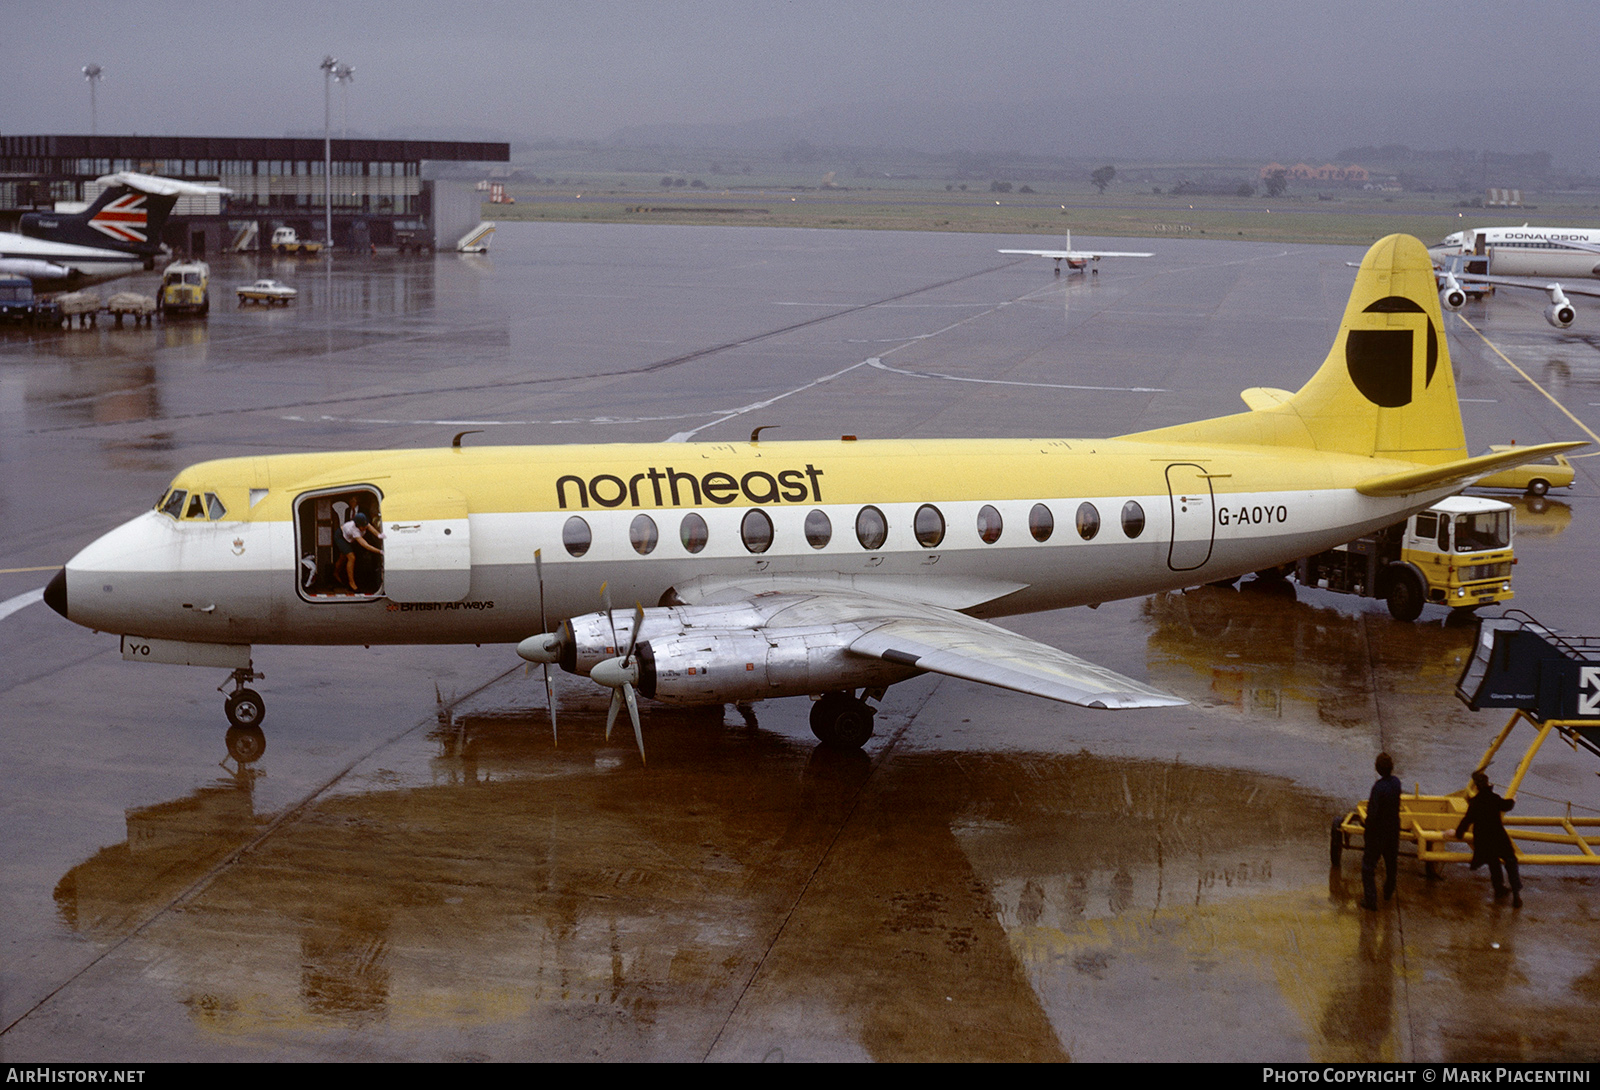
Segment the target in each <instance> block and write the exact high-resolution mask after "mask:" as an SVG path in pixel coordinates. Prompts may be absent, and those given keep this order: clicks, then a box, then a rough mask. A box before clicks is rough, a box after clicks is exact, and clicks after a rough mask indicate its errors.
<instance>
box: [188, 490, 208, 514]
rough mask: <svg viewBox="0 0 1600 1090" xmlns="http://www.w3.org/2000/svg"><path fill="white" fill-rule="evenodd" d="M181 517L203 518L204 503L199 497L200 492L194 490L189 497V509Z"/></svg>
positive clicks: (204, 511) (204, 512)
mask: <svg viewBox="0 0 1600 1090" xmlns="http://www.w3.org/2000/svg"><path fill="white" fill-rule="evenodd" d="M183 517H184V518H186V519H203V518H205V517H206V508H205V503H204V502H203V501H202V500H201V499H200V493H198V492H196V493H195V494H194V495H192V496H190V497H189V509H188V510H187V511H185V512H184V513H183Z"/></svg>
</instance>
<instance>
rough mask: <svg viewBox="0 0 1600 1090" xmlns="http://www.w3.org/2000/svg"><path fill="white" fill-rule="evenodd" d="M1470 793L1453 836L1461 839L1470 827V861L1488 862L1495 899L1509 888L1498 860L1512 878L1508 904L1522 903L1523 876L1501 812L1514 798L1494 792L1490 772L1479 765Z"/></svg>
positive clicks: (1510, 805)
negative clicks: (1501, 874) (1519, 870)
mask: <svg viewBox="0 0 1600 1090" xmlns="http://www.w3.org/2000/svg"><path fill="white" fill-rule="evenodd" d="M1472 786H1473V792H1472V797H1471V798H1469V799H1468V800H1467V813H1466V816H1465V817H1463V818H1462V819H1461V824H1459V825H1457V826H1456V839H1457V840H1461V839H1464V838H1465V837H1466V835H1467V831H1468V830H1469V829H1470V830H1472V863H1471V864H1470V866H1471V868H1472V869H1473V870H1477V869H1478V868H1479V867H1480V866H1482V865H1483V864H1484V863H1487V864H1489V881H1490V882H1491V883H1492V884H1493V885H1494V899H1495V900H1497V901H1498V900H1500V899H1502V898H1503V897H1505V895H1506V893H1507V892H1508V891H1507V889H1506V883H1505V881H1504V880H1503V879H1502V878H1501V876H1500V864H1502V863H1504V864H1505V869H1506V877H1507V878H1510V879H1511V888H1510V890H1509V892H1510V894H1511V906H1512V907H1513V908H1521V907H1522V877H1521V875H1519V874H1518V873H1517V848H1516V845H1514V844H1512V843H1511V836H1510V834H1508V833H1507V832H1506V827H1505V824H1504V823H1503V822H1502V821H1501V820H1500V815H1501V814H1504V813H1506V812H1507V811H1509V810H1510V809H1511V808H1512V807H1513V806H1515V805H1516V804H1517V800H1516V799H1504V798H1501V797H1500V796H1499V795H1497V794H1495V793H1494V785H1493V784H1491V783H1490V782H1489V774H1488V773H1487V772H1484V771H1483V770H1482V769H1479V770H1478V771H1476V772H1474V773H1473V774H1472Z"/></svg>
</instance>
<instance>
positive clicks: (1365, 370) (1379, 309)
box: [1344, 295, 1439, 409]
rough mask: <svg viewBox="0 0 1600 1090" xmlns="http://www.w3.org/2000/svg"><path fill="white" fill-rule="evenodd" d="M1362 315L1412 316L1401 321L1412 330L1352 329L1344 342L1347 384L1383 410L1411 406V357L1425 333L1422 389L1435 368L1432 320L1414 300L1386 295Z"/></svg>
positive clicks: (1436, 334)
mask: <svg viewBox="0 0 1600 1090" xmlns="http://www.w3.org/2000/svg"><path fill="white" fill-rule="evenodd" d="M1363 313H1365V314H1405V315H1415V316H1416V317H1415V319H1410V320H1406V321H1404V325H1407V326H1411V327H1412V328H1400V329H1395V328H1387V329H1352V330H1350V331H1349V333H1348V335H1347V337H1346V339H1345V343H1344V358H1345V365H1346V366H1347V367H1348V368H1349V371H1350V381H1351V382H1353V383H1355V386H1356V389H1357V390H1360V391H1361V394H1362V396H1363V397H1365V398H1366V399H1367V400H1368V401H1370V402H1372V403H1373V404H1374V405H1377V406H1379V407H1381V408H1385V409H1398V408H1400V407H1401V406H1403V405H1409V404H1411V400H1412V398H1413V397H1414V396H1416V395H1415V393H1414V392H1413V386H1414V381H1415V380H1414V377H1413V374H1412V371H1413V364H1412V361H1413V359H1414V358H1415V357H1414V353H1413V345H1414V343H1415V340H1416V335H1417V334H1418V333H1422V332H1424V331H1425V333H1426V338H1427V341H1426V344H1427V349H1426V366H1425V367H1424V370H1423V379H1422V388H1423V389H1424V390H1425V389H1427V388H1428V386H1429V385H1430V384H1432V382H1433V373H1434V370H1435V369H1436V368H1437V367H1438V365H1439V332H1438V330H1437V329H1435V328H1434V325H1433V319H1431V318H1429V317H1428V313H1427V311H1425V310H1423V309H1422V307H1420V306H1418V305H1417V303H1416V302H1415V300H1412V299H1407V298H1406V297H1405V296H1403V295H1388V296H1385V297H1384V298H1382V299H1379V300H1378V301H1377V302H1375V303H1373V304H1372V305H1371V306H1369V307H1367V308H1366V309H1365V310H1364V311H1363Z"/></svg>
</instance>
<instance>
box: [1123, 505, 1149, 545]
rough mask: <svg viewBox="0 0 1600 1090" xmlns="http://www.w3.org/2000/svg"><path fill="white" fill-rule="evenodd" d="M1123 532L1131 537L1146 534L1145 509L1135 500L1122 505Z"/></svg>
mask: <svg viewBox="0 0 1600 1090" xmlns="http://www.w3.org/2000/svg"><path fill="white" fill-rule="evenodd" d="M1122 532H1123V533H1125V534H1127V535H1128V536H1129V537H1138V536H1139V535H1140V534H1142V533H1144V508H1143V507H1140V506H1139V505H1138V503H1137V502H1135V501H1133V500H1129V501H1128V502H1127V503H1125V504H1123V505H1122Z"/></svg>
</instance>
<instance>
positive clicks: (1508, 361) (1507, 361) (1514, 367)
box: [1456, 314, 1600, 443]
mask: <svg viewBox="0 0 1600 1090" xmlns="http://www.w3.org/2000/svg"><path fill="white" fill-rule="evenodd" d="M1456 317H1457V318H1460V319H1461V324H1462V325H1464V326H1466V327H1467V328H1468V329H1470V330H1472V332H1474V333H1476V334H1477V335H1478V336H1479V337H1481V338H1482V339H1483V343H1484V344H1486V345H1488V346H1489V351H1491V352H1493V353H1494V354H1495V355H1497V356H1499V357H1500V358H1501V359H1502V360H1504V361H1505V364H1506V366H1507V367H1509V368H1511V369H1512V370H1513V371H1515V372H1516V373H1517V374H1519V375H1521V376H1522V377H1523V378H1524V379H1526V380H1527V382H1528V385H1529V386H1532V387H1533V388H1534V389H1535V390H1538V391H1539V392H1540V393H1541V394H1543V395H1544V396H1545V397H1546V398H1548V399H1549V400H1550V404H1552V405H1554V406H1555V407H1556V408H1558V409H1560V410H1561V411H1562V412H1563V413H1564V414H1566V417H1567V419H1568V420H1570V421H1572V422H1573V423H1574V424H1576V425H1578V427H1580V428H1582V429H1583V434H1585V435H1587V436H1588V437H1589V438H1590V439H1593V440H1594V441H1595V442H1596V443H1600V435H1596V434H1595V433H1594V432H1593V431H1591V430H1589V425H1587V424H1585V423H1584V422H1583V421H1582V420H1579V419H1578V418H1577V417H1576V416H1574V415H1573V414H1572V410H1571V409H1569V408H1567V407H1566V406H1565V405H1563V404H1561V402H1560V401H1558V400H1557V399H1556V396H1555V395H1554V394H1552V393H1551V392H1550V391H1549V390H1546V389H1545V388H1544V387H1543V386H1540V385H1539V384H1538V383H1537V382H1535V381H1534V380H1533V376H1532V375H1530V374H1528V372H1526V371H1524V370H1523V369H1522V368H1520V367H1518V366H1517V365H1516V364H1514V363H1512V362H1511V357H1510V356H1507V355H1506V354H1505V353H1504V352H1502V351H1500V349H1499V348H1498V347H1496V346H1495V343H1494V342H1493V341H1491V340H1490V339H1489V338H1488V337H1485V336H1484V334H1483V330H1481V329H1479V328H1478V327H1477V326H1475V325H1473V324H1472V323H1471V322H1469V321H1468V320H1467V319H1466V318H1465V317H1463V316H1462V315H1460V314H1457V315H1456Z"/></svg>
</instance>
